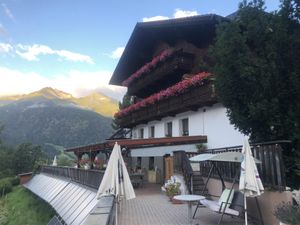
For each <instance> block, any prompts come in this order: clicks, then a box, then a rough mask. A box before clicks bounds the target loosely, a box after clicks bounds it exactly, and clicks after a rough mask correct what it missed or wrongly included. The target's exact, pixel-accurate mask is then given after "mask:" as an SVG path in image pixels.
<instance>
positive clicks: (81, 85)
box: [0, 67, 126, 100]
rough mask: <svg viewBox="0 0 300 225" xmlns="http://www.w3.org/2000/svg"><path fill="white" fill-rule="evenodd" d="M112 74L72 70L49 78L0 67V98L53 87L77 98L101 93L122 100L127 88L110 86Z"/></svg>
mask: <svg viewBox="0 0 300 225" xmlns="http://www.w3.org/2000/svg"><path fill="white" fill-rule="evenodd" d="M111 74H112V73H111V72H109V71H94V72H87V71H79V70H71V71H69V72H67V73H64V74H58V75H55V76H52V77H51V78H48V77H44V76H42V75H40V74H38V73H33V72H28V73H24V72H21V71H19V70H14V69H10V68H7V67H0V80H1V82H0V96H5V95H6V96H7V95H16V94H28V93H30V92H33V91H36V90H39V89H41V88H44V87H52V88H56V89H59V90H62V91H65V92H67V93H70V94H72V95H73V96H75V97H80V96H84V95H87V94H89V93H92V92H94V91H101V92H103V93H104V94H106V95H107V96H110V97H113V98H115V99H119V100H120V99H122V97H123V95H124V94H125V92H126V88H122V87H118V86H113V85H108V82H109V80H110V77H111Z"/></svg>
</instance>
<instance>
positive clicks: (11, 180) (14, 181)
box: [9, 176, 20, 186]
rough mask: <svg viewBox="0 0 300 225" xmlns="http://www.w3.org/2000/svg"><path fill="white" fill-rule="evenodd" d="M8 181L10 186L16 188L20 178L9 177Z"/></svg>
mask: <svg viewBox="0 0 300 225" xmlns="http://www.w3.org/2000/svg"><path fill="white" fill-rule="evenodd" d="M9 180H10V183H11V185H12V186H17V185H19V184H20V177H18V176H15V177H10V178H9Z"/></svg>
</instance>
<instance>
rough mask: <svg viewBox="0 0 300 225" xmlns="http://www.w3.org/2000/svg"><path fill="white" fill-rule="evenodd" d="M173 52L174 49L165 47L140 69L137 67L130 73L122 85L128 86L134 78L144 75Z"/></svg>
mask: <svg viewBox="0 0 300 225" xmlns="http://www.w3.org/2000/svg"><path fill="white" fill-rule="evenodd" d="M173 53H174V49H172V48H170V49H166V50H164V51H163V52H162V53H161V54H160V55H158V56H156V57H154V58H153V59H152V60H151V61H150V62H148V63H146V64H145V65H144V66H142V67H141V68H140V69H138V70H137V71H136V72H134V73H133V74H131V75H130V76H129V77H128V78H127V79H126V80H124V81H123V82H122V85H124V86H126V87H128V86H129V85H130V84H131V83H132V82H133V81H134V80H136V79H138V78H140V77H142V76H144V75H145V74H147V73H149V72H150V71H151V70H153V69H154V68H155V67H157V65H158V64H159V63H160V62H163V61H165V60H166V59H167V58H169V57H170V56H172V55H173Z"/></svg>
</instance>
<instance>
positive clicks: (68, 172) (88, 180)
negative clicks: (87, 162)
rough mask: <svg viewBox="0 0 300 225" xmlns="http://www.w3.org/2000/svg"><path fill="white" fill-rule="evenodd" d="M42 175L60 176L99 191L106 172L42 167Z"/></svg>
mask: <svg viewBox="0 0 300 225" xmlns="http://www.w3.org/2000/svg"><path fill="white" fill-rule="evenodd" d="M40 171H41V172H42V173H46V174H50V175H54V176H59V177H62V178H65V179H69V180H71V181H74V182H77V183H80V184H83V185H86V186H88V187H91V188H95V189H98V188H99V185H100V183H101V180H102V178H103V175H104V172H103V171H99V170H84V169H77V168H72V167H61V166H41V168H40Z"/></svg>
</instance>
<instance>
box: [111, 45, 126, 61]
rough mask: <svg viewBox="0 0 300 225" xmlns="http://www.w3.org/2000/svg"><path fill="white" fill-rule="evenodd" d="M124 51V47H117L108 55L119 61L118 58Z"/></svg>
mask: <svg viewBox="0 0 300 225" xmlns="http://www.w3.org/2000/svg"><path fill="white" fill-rule="evenodd" d="M124 49H125V47H118V48H116V49H115V50H114V51H113V52H112V53H111V54H110V58H113V59H119V58H121V56H122V54H123V51H124Z"/></svg>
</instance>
